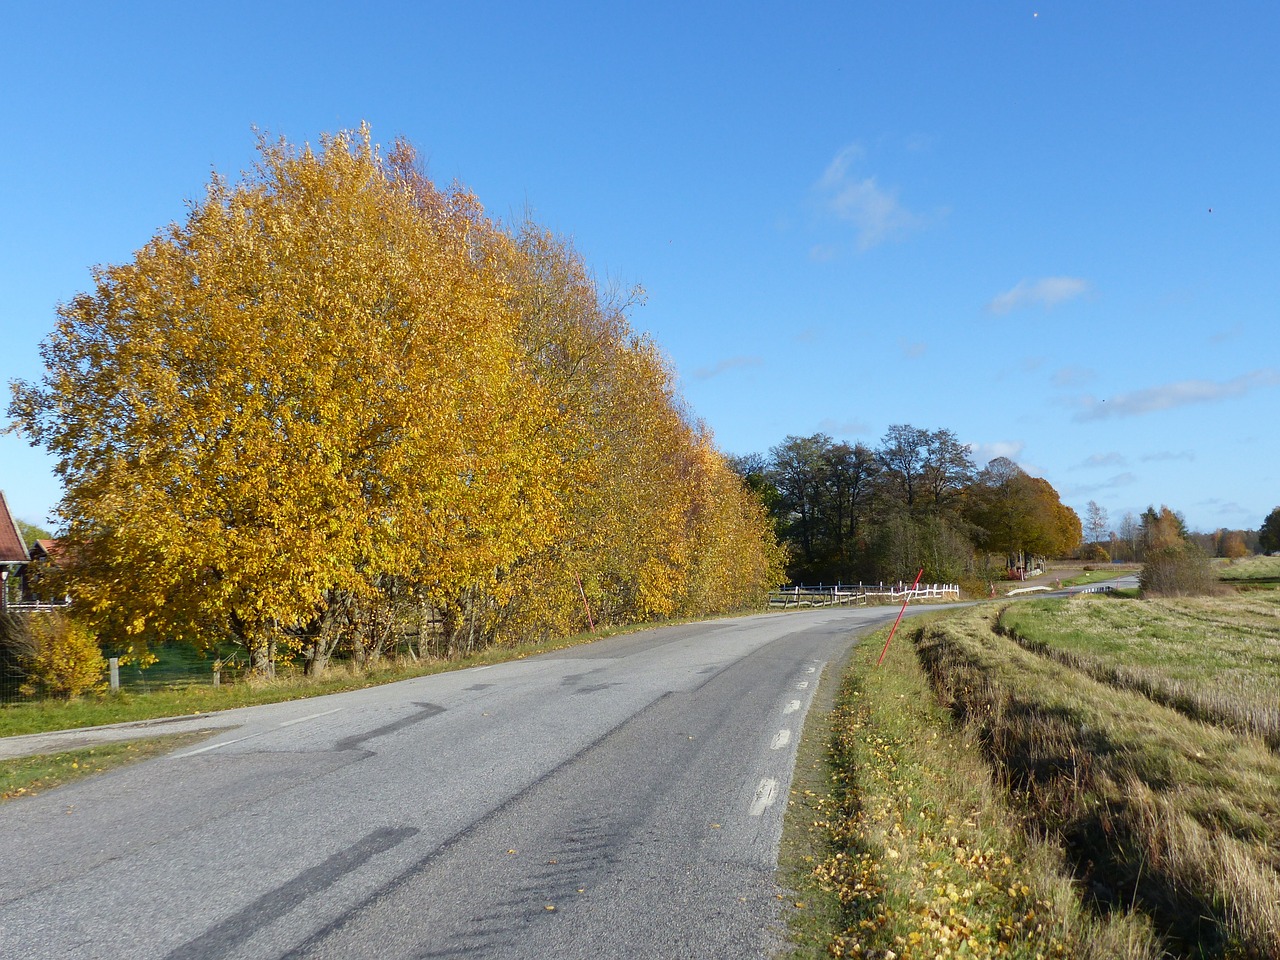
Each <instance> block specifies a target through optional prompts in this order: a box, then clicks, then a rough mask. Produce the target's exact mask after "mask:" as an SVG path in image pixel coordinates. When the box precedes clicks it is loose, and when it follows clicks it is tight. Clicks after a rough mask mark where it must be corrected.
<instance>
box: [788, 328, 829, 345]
mask: <svg viewBox="0 0 1280 960" xmlns="http://www.w3.org/2000/svg"><path fill="white" fill-rule="evenodd" d="M822 336H823V333H822V329H821V328H820V327H805V328H804V329H803V330H798V331H796V333H795V334H794V335H793V336H792V337H791V339H792V340H794V341H795V342H796V343H818V342H820V341H821V340H822Z"/></svg>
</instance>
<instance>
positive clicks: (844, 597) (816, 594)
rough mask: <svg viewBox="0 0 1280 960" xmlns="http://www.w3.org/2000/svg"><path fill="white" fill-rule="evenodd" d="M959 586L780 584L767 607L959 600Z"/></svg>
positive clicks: (939, 584) (933, 584) (947, 584)
mask: <svg viewBox="0 0 1280 960" xmlns="http://www.w3.org/2000/svg"><path fill="white" fill-rule="evenodd" d="M959 599H960V587H959V585H958V584H954V583H922V584H920V585H919V586H917V587H916V588H915V589H912V587H911V586H910V585H909V584H905V583H869V584H867V583H857V584H853V583H839V584H836V585H835V586H823V585H819V586H816V587H806V586H803V585H801V586H795V587H782V588H781V589H779V590H774V591H771V592H770V594H769V606H770V607H781V608H782V609H784V610H785V609H787V608H789V607H837V606H851V605H852V606H865V605H867V604H872V603H901V602H902V601H904V600H959Z"/></svg>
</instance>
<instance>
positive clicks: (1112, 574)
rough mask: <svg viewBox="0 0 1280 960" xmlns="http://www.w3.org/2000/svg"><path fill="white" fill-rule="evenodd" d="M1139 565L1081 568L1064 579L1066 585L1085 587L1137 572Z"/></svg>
mask: <svg viewBox="0 0 1280 960" xmlns="http://www.w3.org/2000/svg"><path fill="white" fill-rule="evenodd" d="M1137 571H1138V568H1137V567H1132V566H1130V567H1109V566H1104V567H1099V568H1097V569H1096V570H1081V571H1080V573H1079V574H1077V575H1076V576H1073V577H1070V578H1068V579H1066V580H1063V581H1062V585H1063V586H1064V587H1083V586H1086V585H1088V584H1090V583H1100V582H1102V581H1103V580H1114V579H1116V578H1117V577H1123V576H1125V575H1126V574H1130V573H1136V572H1137Z"/></svg>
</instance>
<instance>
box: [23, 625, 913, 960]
mask: <svg viewBox="0 0 1280 960" xmlns="http://www.w3.org/2000/svg"><path fill="white" fill-rule="evenodd" d="M896 613H897V610H896V608H885V607H877V608H870V609H861V608H853V609H842V608H832V609H824V610H817V611H812V612H804V613H789V614H783V615H778V614H773V615H762V616H754V617H745V618H741V619H734V620H720V621H714V622H710V623H703V624H693V625H685V626H677V627H667V628H661V629H655V630H648V631H644V632H641V633H635V634H630V635H626V636H619V637H613V638H610V639H606V640H602V641H598V642H596V643H594V644H590V645H586V646H580V647H574V648H570V649H567V650H564V651H560V652H556V653H551V654H547V655H543V656H539V657H535V658H529V659H526V660H520V661H515V662H511V663H506V664H501V665H497V666H492V667H482V668H476V669H470V670H464V671H458V672H455V673H448V674H442V675H437V676H433V677H425V678H421V679H416V680H408V681H403V682H401V683H396V684H391V685H387V686H382V687H376V688H371V689H367V690H361V691H355V692H352V693H346V694H338V695H333V696H328V697H322V698H316V699H312V700H306V701H295V702H292V703H287V704H276V705H273V706H270V707H259V708H254V709H252V710H246V711H237V712H236V713H235V715H234V719H235V720H236V721H237V722H238V723H239V724H240V725H238V726H236V727H233V728H224V729H221V730H219V731H218V732H217V733H215V734H214V736H213V737H212V738H211V739H209V740H207V741H205V742H203V743H201V744H199V745H198V746H195V747H188V748H185V749H183V750H180V751H178V752H176V753H174V754H171V755H169V756H167V757H163V758H160V759H157V760H153V761H149V762H146V763H142V764H138V765H135V766H132V767H127V768H122V769H119V770H116V771H113V772H110V773H107V774H104V775H101V776H99V777H95V778H92V779H89V780H86V781H82V782H80V783H78V784H73V785H71V786H68V787H65V788H62V789H60V790H55V791H51V792H49V793H47V794H43V795H40V796H36V797H32V798H29V799H24V800H20V801H15V802H10V803H6V804H3V805H2V806H0V865H2V867H0V956H3V957H24V958H37V957H50V958H55V957H56V958H59V960H75V958H89V957H92V958H135V957H136V958H167V960H214V958H219V960H221V958H329V957H333V958H337V957H342V958H351V957H376V958H378V960H400V958H410V957H413V958H425V957H475V958H481V957H484V958H506V957H556V958H575V957H582V958H587V957H590V958H600V957H628V958H632V957H655V958H656V957H662V958H666V957H680V958H685V957H716V958H722V957H734V958H738V957H753V956H768V955H769V954H770V952H771V951H772V950H773V949H774V948H775V947H776V946H777V945H778V943H779V942H780V936H781V932H780V931H781V929H782V913H781V904H780V901H779V894H780V893H781V891H780V890H778V889H777V888H776V886H775V884H774V877H773V874H774V869H775V866H776V861H777V850H778V841H779V837H780V832H781V825H782V816H783V812H784V808H785V806H786V798H787V791H788V784H789V782H790V776H791V770H792V767H793V764H794V760H795V747H796V743H797V741H798V739H799V736H800V732H801V727H802V725H803V722H804V718H805V713H806V711H807V709H808V706H809V704H810V702H811V700H812V698H813V695H814V692H815V690H816V689H817V686H818V683H819V680H820V679H822V678H823V677H824V670H825V669H826V668H827V666H828V665H829V664H832V663H834V662H837V661H838V660H839V659H840V658H841V657H842V656H843V654H844V653H845V651H847V649H848V648H849V646H850V644H851V643H852V642H853V641H854V639H855V638H856V636H857V635H859V634H861V633H863V632H865V631H866V630H867V629H869V628H871V627H872V626H876V625H879V624H882V623H884V622H887V621H890V620H892V618H893V617H894V616H895V615H896ZM826 679H827V680H831V679H832V678H830V677H827V678H826ZM224 722H225V721H224Z"/></svg>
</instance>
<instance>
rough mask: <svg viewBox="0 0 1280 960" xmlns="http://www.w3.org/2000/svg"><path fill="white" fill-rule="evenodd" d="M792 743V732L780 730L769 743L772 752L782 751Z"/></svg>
mask: <svg viewBox="0 0 1280 960" xmlns="http://www.w3.org/2000/svg"><path fill="white" fill-rule="evenodd" d="M790 742H791V731H790V730H779V731H778V732H777V733H775V734H774V735H773V739H772V740H771V741H770V742H769V749H770V750H781V749H782V748H783V747H785V746H786V745H787V744H788V743H790Z"/></svg>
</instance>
